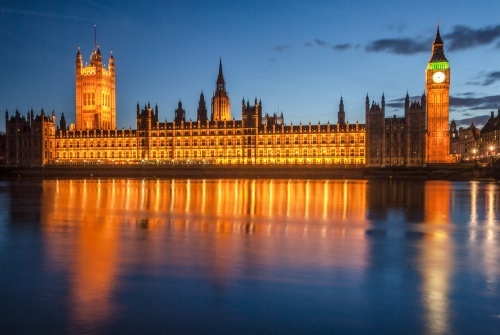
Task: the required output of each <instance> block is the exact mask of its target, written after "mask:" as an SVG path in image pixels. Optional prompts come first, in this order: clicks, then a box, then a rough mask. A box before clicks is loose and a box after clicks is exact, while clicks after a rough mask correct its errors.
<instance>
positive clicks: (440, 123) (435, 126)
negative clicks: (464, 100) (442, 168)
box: [425, 25, 450, 163]
mask: <svg viewBox="0 0 500 335" xmlns="http://www.w3.org/2000/svg"><path fill="white" fill-rule="evenodd" d="M425 92H426V96H427V139H426V140H427V143H426V144H427V145H426V162H427V163H445V162H450V155H449V154H450V138H449V132H448V124H449V115H450V64H449V63H448V60H447V59H446V56H445V55H444V44H443V40H442V39H441V34H440V32H439V25H438V27H437V32H436V37H435V39H434V43H433V44H432V54H431V58H430V59H429V63H428V64H427V69H426V71H425Z"/></svg>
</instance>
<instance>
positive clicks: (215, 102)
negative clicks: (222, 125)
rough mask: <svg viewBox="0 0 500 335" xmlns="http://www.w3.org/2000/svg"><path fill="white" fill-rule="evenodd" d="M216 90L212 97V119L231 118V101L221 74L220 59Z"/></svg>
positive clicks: (222, 119) (226, 119) (227, 119)
mask: <svg viewBox="0 0 500 335" xmlns="http://www.w3.org/2000/svg"><path fill="white" fill-rule="evenodd" d="M216 88H217V90H216V91H215V93H214V96H213V98H212V121H229V120H231V101H230V100H229V96H228V95H227V92H226V81H225V80H224V75H223V74H222V59H220V61H219V75H218V77H217V81H216Z"/></svg>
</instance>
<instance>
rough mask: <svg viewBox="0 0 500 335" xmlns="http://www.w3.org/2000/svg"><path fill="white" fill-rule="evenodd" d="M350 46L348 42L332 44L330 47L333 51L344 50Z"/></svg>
mask: <svg viewBox="0 0 500 335" xmlns="http://www.w3.org/2000/svg"><path fill="white" fill-rule="evenodd" d="M350 48H352V46H351V45H350V44H348V43H344V44H337V45H332V49H333V50H335V51H346V50H347V49H350Z"/></svg>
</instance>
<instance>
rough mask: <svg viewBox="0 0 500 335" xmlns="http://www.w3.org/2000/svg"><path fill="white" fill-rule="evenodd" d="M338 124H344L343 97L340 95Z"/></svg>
mask: <svg viewBox="0 0 500 335" xmlns="http://www.w3.org/2000/svg"><path fill="white" fill-rule="evenodd" d="M337 118H338V124H339V125H341V126H345V110H344V99H343V98H342V96H340V103H339V112H338V114H337Z"/></svg>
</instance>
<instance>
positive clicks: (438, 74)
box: [432, 72, 446, 83]
mask: <svg viewBox="0 0 500 335" xmlns="http://www.w3.org/2000/svg"><path fill="white" fill-rule="evenodd" d="M445 77H446V76H445V75H444V73H443V72H436V73H434V75H433V76H432V80H433V81H434V82H435V83H442V82H443V81H444V79H445Z"/></svg>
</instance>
